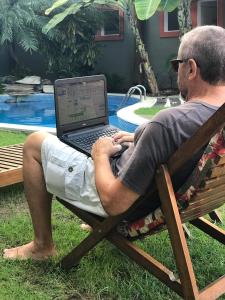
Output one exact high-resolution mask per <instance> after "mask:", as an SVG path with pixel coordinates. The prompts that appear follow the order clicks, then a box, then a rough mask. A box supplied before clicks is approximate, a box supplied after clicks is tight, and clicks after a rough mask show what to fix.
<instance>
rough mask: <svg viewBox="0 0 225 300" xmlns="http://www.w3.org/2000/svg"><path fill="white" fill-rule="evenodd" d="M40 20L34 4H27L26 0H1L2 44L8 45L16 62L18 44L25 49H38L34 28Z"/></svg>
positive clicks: (0, 26)
mask: <svg viewBox="0 0 225 300" xmlns="http://www.w3.org/2000/svg"><path fill="white" fill-rule="evenodd" d="M38 22H39V20H38V18H37V17H36V15H35V13H34V10H33V9H32V4H29V5H27V1H26V0H4V1H0V45H5V46H8V48H9V51H10V54H11V58H12V59H13V60H14V62H15V63H18V58H17V56H16V53H15V48H16V47H17V46H19V47H21V48H22V49H24V50H25V51H36V50H37V49H38V41H37V38H36V35H35V33H34V30H33V29H34V27H35V26H37V24H38Z"/></svg>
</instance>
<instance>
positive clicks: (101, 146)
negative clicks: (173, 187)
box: [92, 138, 140, 215]
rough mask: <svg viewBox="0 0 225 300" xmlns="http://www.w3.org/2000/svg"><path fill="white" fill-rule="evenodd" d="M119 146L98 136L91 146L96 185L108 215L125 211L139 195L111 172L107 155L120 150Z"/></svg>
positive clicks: (111, 140) (109, 139)
mask: <svg viewBox="0 0 225 300" xmlns="http://www.w3.org/2000/svg"><path fill="white" fill-rule="evenodd" d="M119 148H120V146H119V145H117V144H114V142H113V139H111V138H100V139H99V140H98V141H97V142H96V143H95V144H94V146H93V148H92V158H93V160H94V164H95V182H96V187H97V190H98V193H99V197H100V199H101V202H102V205H103V207H104V209H105V210H106V212H107V213H108V214H109V215H118V214H120V213H122V212H124V211H126V210H127V209H128V208H129V207H130V206H131V205H132V204H133V203H134V202H135V201H136V200H137V198H138V197H139V196H140V195H139V194H137V193H135V192H134V191H132V190H131V189H129V188H128V187H126V186H125V185H124V184H123V183H122V182H121V181H120V180H119V179H118V178H115V176H114V175H113V173H112V170H111V166H110V163H109V157H110V156H112V155H114V154H115V153H116V152H117V151H118V150H120V149H119Z"/></svg>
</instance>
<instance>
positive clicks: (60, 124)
mask: <svg viewBox="0 0 225 300" xmlns="http://www.w3.org/2000/svg"><path fill="white" fill-rule="evenodd" d="M54 96H55V111H56V128H57V136H58V137H59V138H60V137H61V136H62V135H63V134H65V133H69V132H71V131H75V130H78V129H82V128H87V127H90V126H97V125H101V124H102V125H103V124H108V113H107V111H108V108H107V92H106V78H105V76H104V75H94V76H85V77H74V78H65V79H57V80H56V81H55V84H54Z"/></svg>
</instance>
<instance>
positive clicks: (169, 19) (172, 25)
mask: <svg viewBox="0 0 225 300" xmlns="http://www.w3.org/2000/svg"><path fill="white" fill-rule="evenodd" d="M164 20H165V22H164V31H177V30H179V24H178V20H177V8H176V9H174V10H173V11H171V12H165V13H164Z"/></svg>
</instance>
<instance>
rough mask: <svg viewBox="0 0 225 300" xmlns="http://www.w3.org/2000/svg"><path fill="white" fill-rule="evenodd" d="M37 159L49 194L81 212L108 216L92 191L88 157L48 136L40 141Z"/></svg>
mask: <svg viewBox="0 0 225 300" xmlns="http://www.w3.org/2000/svg"><path fill="white" fill-rule="evenodd" d="M41 159H42V166H43V170H44V177H45V181H46V188H47V191H48V192H49V193H51V194H54V195H56V196H58V197H59V198H62V199H63V200H65V201H67V202H69V203H71V204H73V205H74V206H77V207H78V208H81V209H83V210H85V211H89V212H91V213H93V214H96V215H99V216H103V217H106V216H108V215H107V213H106V212H105V210H104V208H103V207H102V204H101V201H100V198H99V195H98V192H97V190H96V186H95V174H94V162H93V160H92V158H91V157H87V156H86V155H85V154H83V153H81V152H79V151H77V150H75V149H73V148H71V147H69V146H67V145H66V144H64V143H62V142H61V141H60V140H59V139H58V138H57V137H55V136H53V135H52V136H51V135H50V136H48V137H46V138H45V139H44V141H43V143H42V148H41Z"/></svg>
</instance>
